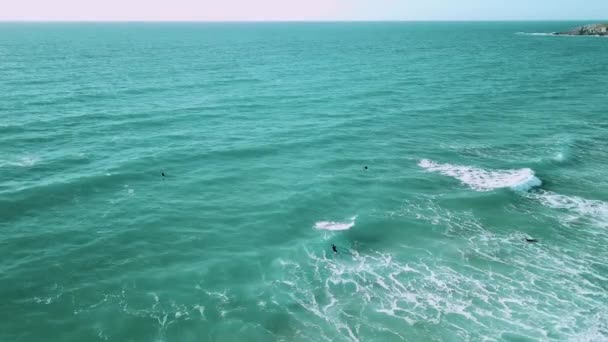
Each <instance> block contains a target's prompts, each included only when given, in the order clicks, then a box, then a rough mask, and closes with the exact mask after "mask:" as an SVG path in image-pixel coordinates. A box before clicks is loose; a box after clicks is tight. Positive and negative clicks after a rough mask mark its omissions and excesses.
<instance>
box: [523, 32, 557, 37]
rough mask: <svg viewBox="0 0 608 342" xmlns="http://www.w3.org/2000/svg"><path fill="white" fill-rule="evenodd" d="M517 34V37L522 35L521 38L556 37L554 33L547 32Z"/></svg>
mask: <svg viewBox="0 0 608 342" xmlns="http://www.w3.org/2000/svg"><path fill="white" fill-rule="evenodd" d="M517 34H519V35H523V36H551V37H553V36H557V35H556V34H555V33H548V32H517Z"/></svg>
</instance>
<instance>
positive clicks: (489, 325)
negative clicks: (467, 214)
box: [272, 233, 608, 341]
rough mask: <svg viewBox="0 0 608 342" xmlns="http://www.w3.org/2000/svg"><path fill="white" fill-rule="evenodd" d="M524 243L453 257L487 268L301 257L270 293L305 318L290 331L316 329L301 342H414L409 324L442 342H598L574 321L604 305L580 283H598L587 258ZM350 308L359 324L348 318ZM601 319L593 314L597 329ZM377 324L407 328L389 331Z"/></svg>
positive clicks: (378, 256)
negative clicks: (377, 338)
mask: <svg viewBox="0 0 608 342" xmlns="http://www.w3.org/2000/svg"><path fill="white" fill-rule="evenodd" d="M521 241H522V237H521V236H520V235H519V234H511V233H509V234H488V235H484V236H477V237H475V238H472V239H470V240H468V243H467V244H466V245H465V246H462V247H461V248H459V250H460V251H461V252H462V255H463V257H464V259H465V260H481V261H484V262H476V263H468V262H466V263H465V264H464V265H462V267H459V266H455V262H454V260H453V259H451V258H448V259H443V258H442V257H438V256H437V255H430V254H429V255H428V256H426V255H425V254H424V253H419V251H418V250H417V249H416V248H408V249H407V250H403V252H404V253H400V255H417V257H415V258H407V257H406V258H405V259H402V258H401V257H399V256H398V255H397V254H390V253H384V252H373V251H366V252H365V253H361V254H359V253H358V252H357V251H354V250H353V251H351V254H350V257H349V258H345V257H334V256H333V255H332V254H331V253H327V252H318V251H316V250H315V251H308V252H307V255H308V261H304V262H302V261H299V262H297V263H298V264H299V267H292V266H291V265H287V264H285V265H281V268H282V270H283V272H284V274H285V279H282V281H278V282H276V283H274V286H275V287H274V288H273V290H272V293H273V295H275V294H276V293H283V294H285V295H287V296H289V297H290V298H291V300H292V301H293V302H294V303H296V304H297V305H299V306H300V307H301V308H302V309H304V310H305V311H306V312H307V315H299V316H298V317H299V319H298V320H297V321H296V322H295V323H294V324H296V325H301V326H302V327H309V326H313V325H314V326H315V327H316V329H314V330H313V331H312V332H311V333H310V335H304V336H302V337H303V338H306V337H309V338H312V337H314V336H319V334H322V336H335V335H340V337H341V339H343V340H348V341H357V340H358V337H357V336H360V335H359V334H358V332H359V330H360V329H361V330H363V329H365V330H368V329H374V330H376V329H379V328H382V329H383V331H384V332H385V333H386V334H387V335H386V336H391V335H392V337H393V339H395V340H399V339H403V338H402V335H401V334H404V335H407V334H408V332H409V334H413V336H411V337H413V338H414V339H416V337H417V336H415V334H416V325H418V324H432V325H434V326H437V327H438V328H440V329H437V330H435V331H433V332H431V333H430V334H431V335H432V337H433V338H434V339H436V340H444V339H448V335H446V333H447V334H455V336H457V339H459V340H483V339H484V337H485V336H495V335H496V336H500V335H501V333H509V335H510V336H527V337H528V338H529V339H537V340H542V339H543V338H545V337H546V336H547V335H548V334H553V335H555V336H556V339H560V340H571V339H572V338H573V337H575V336H579V334H581V333H584V334H587V335H588V336H595V337H599V340H601V339H605V338H606V337H607V335H606V334H607V333H608V332H607V331H605V330H601V328H602V326H599V328H598V326H597V324H594V323H593V322H589V321H584V323H581V321H580V319H581V318H583V317H586V313H585V312H586V311H588V310H591V311H593V312H598V311H597V310H598V309H600V308H602V307H603V302H604V301H605V300H606V299H607V298H608V297H607V295H606V293H605V292H604V291H603V289H602V288H601V286H600V285H598V284H597V283H595V282H593V281H588V280H586V279H585V278H581V277H580V275H582V274H585V275H587V276H591V275H596V274H597V272H598V271H597V270H594V269H593V267H592V266H591V264H592V263H591V262H589V261H591V260H593V256H592V255H591V254H589V253H586V252H583V253H580V254H577V255H568V254H564V253H563V251H562V250H561V249H559V248H554V247H552V246H541V245H538V246H536V248H530V246H529V245H526V244H525V243H522V242H521ZM294 262H296V261H294ZM487 262H491V263H502V264H504V265H508V267H506V268H505V269H502V268H500V267H498V268H496V269H493V268H492V267H487V266H484V265H486V264H487ZM564 273H566V274H569V275H571V276H570V277H564V276H563V274H564ZM352 308H357V310H360V313H361V316H357V315H350V314H347V313H349V312H352ZM581 308H586V310H580V309H581ZM530 312H532V313H533V314H534V316H535V319H536V322H537V323H538V322H542V324H531V323H530V322H529V320H527V319H526V317H529V315H528V313H530ZM363 313H368V314H363ZM523 313H526V314H525V315H524V314H523ZM606 314H607V312H605V310H604V312H600V313H599V314H598V315H597V316H598V317H597V321H601V320H605V319H606ZM384 315H386V316H388V317H389V321H390V320H399V321H402V322H403V323H405V324H403V325H402V326H401V328H400V329H397V330H391V328H392V326H391V325H390V324H387V325H385V324H384V322H386V320H385V319H384V318H382V316H384ZM564 317H574V318H573V319H569V318H567V319H564ZM319 322H323V324H319ZM325 323H327V325H326V324H325ZM556 326H557V327H561V329H556V328H554V327H556ZM444 328H449V329H447V331H446V329H444ZM298 330H300V331H307V330H310V329H298ZM303 334H307V333H303ZM426 334H427V337H428V336H429V335H428V334H429V332H427V333H426ZM587 335H585V336H587ZM317 339H319V338H317ZM389 339H390V338H389Z"/></svg>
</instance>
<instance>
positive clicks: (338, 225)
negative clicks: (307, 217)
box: [315, 216, 357, 230]
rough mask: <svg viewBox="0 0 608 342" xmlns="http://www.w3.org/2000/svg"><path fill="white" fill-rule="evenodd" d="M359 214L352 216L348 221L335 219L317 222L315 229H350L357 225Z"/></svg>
mask: <svg viewBox="0 0 608 342" xmlns="http://www.w3.org/2000/svg"><path fill="white" fill-rule="evenodd" d="M356 219H357V216H353V217H351V218H350V220H349V221H348V222H334V221H319V222H316V223H315V229H321V230H349V229H351V228H352V227H353V226H354V225H355V220H356Z"/></svg>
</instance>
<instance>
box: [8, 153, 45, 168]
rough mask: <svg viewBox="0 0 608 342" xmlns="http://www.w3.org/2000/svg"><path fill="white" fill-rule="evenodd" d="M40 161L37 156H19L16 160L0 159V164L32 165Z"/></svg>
mask: <svg viewBox="0 0 608 342" xmlns="http://www.w3.org/2000/svg"><path fill="white" fill-rule="evenodd" d="M38 161H40V159H39V158H38V157H31V156H28V157H21V158H19V159H17V160H4V161H0V166H5V165H8V166H16V167H32V166H34V165H36V164H37V163H38Z"/></svg>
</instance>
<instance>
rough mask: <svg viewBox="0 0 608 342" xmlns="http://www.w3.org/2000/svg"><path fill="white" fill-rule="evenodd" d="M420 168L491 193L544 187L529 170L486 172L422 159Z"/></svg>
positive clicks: (419, 164)
mask: <svg viewBox="0 0 608 342" xmlns="http://www.w3.org/2000/svg"><path fill="white" fill-rule="evenodd" d="M418 166H420V167H422V168H424V169H426V170H427V171H431V172H437V173H440V174H442V175H444V176H449V177H453V178H456V179H458V180H459V181H460V182H461V183H462V184H465V185H467V186H469V187H470V188H471V189H473V190H476V191H491V190H495V189H502V188H511V189H513V190H516V191H528V190H530V189H532V188H534V187H538V186H540V185H542V182H541V180H540V179H538V178H537V177H536V176H535V175H534V171H533V170H531V169H528V168H525V169H519V170H484V169H480V168H476V167H472V166H464V165H452V164H442V163H437V162H434V161H432V160H428V159H422V160H421V161H420V162H419V163H418Z"/></svg>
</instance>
